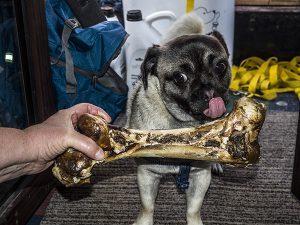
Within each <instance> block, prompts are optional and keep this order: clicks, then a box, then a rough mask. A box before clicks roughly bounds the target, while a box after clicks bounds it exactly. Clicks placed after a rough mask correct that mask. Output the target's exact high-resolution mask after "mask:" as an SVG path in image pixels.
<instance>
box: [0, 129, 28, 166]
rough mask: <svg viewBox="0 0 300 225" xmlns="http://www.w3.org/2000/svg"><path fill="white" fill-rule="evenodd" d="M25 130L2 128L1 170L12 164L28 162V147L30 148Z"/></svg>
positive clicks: (0, 145) (0, 138)
mask: <svg viewBox="0 0 300 225" xmlns="http://www.w3.org/2000/svg"><path fill="white" fill-rule="evenodd" d="M27 142H28V140H27V139H26V135H25V132H24V131H23V130H18V129H13V128H0V170H2V169H4V168H8V167H10V166H12V165H20V164H24V163H27V162H28V161H29V157H27V154H26V149H27V148H29V146H28V143H27Z"/></svg>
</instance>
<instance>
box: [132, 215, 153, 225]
mask: <svg viewBox="0 0 300 225" xmlns="http://www.w3.org/2000/svg"><path fill="white" fill-rule="evenodd" d="M132 225H153V213H151V212H150V213H149V212H141V213H140V215H139V216H138V218H137V219H136V221H135V222H134V224H132Z"/></svg>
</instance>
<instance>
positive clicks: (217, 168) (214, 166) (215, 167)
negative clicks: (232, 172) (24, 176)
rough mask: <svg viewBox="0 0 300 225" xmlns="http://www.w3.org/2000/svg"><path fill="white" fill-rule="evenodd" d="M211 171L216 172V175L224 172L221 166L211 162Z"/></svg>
mask: <svg viewBox="0 0 300 225" xmlns="http://www.w3.org/2000/svg"><path fill="white" fill-rule="evenodd" d="M211 171H212V173H213V174H216V175H220V174H222V173H223V172H224V171H223V167H222V166H221V164H219V163H213V164H211Z"/></svg>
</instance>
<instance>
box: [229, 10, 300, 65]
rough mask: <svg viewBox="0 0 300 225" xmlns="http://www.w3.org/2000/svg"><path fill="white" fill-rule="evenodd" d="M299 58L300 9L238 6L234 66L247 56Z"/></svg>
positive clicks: (282, 58) (283, 58)
mask: <svg viewBox="0 0 300 225" xmlns="http://www.w3.org/2000/svg"><path fill="white" fill-rule="evenodd" d="M296 55H300V7H237V8H236V15H235V40H234V59H233V61H234V64H239V63H240V62H241V61H242V60H243V59H245V58H247V57H250V56H259V57H262V58H268V57H271V56H276V57H278V58H279V60H289V59H291V58H292V57H293V56H296Z"/></svg>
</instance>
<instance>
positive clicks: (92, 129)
mask: <svg viewBox="0 0 300 225" xmlns="http://www.w3.org/2000/svg"><path fill="white" fill-rule="evenodd" d="M265 112H266V109H265V106H264V105H263V104H261V103H257V102H256V101H254V100H253V99H250V98H246V97H243V98H241V99H240V100H238V101H237V102H235V106H234V109H233V111H232V112H231V113H230V114H229V115H227V116H226V117H225V118H223V119H219V120H215V121H213V122H210V123H207V124H204V125H201V126H198V127H193V128H183V129H174V130H148V131H146V130H134V129H126V128H122V127H117V126H112V125H107V124H106V123H105V122H104V120H103V119H101V118H100V117H97V116H93V115H89V114H84V115H83V116H81V117H80V118H79V120H78V124H77V128H78V131H79V132H81V133H82V134H84V135H86V136H88V137H91V138H92V139H93V140H94V141H96V142H97V144H98V145H99V146H100V147H101V148H102V149H103V150H104V152H105V157H104V159H103V160H102V161H95V160H92V159H90V158H88V157H87V156H85V155H84V154H82V153H80V152H78V151H75V150H74V149H72V148H69V149H68V150H67V151H66V152H65V153H64V154H62V155H61V156H59V157H58V158H57V160H56V163H55V166H54V167H53V170H52V171H53V174H54V175H55V176H56V177H57V178H58V179H59V180H60V182H61V183H63V184H64V185H66V186H71V185H74V184H82V183H87V182H89V181H90V180H89V178H90V176H91V169H92V168H93V166H94V165H95V164H102V163H108V162H111V161H114V160H117V159H122V158H128V157H161V158H180V159H192V160H206V161H215V162H220V163H225V164H231V165H244V166H247V165H249V164H253V163H256V162H257V161H258V159H259V157H260V150H259V148H260V147H259V144H258V140H257V138H258V134H259V132H260V129H261V127H262V124H263V122H264V119H265Z"/></svg>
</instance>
